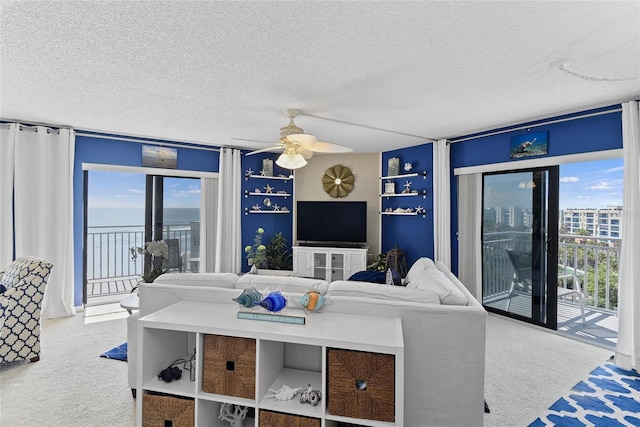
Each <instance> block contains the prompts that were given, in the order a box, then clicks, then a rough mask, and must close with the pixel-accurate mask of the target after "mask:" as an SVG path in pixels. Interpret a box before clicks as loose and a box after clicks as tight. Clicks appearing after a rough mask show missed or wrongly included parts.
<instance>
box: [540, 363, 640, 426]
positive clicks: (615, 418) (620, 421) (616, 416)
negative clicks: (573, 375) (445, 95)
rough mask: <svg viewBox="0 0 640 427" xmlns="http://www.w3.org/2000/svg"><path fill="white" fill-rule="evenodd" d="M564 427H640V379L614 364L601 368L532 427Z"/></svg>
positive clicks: (632, 372) (558, 401)
mask: <svg viewBox="0 0 640 427" xmlns="http://www.w3.org/2000/svg"><path fill="white" fill-rule="evenodd" d="M564 425H566V426H576V427H577V426H592V425H593V426H599V427H622V426H627V427H634V426H640V375H639V374H638V373H637V372H636V371H625V370H623V369H620V368H618V367H616V366H615V365H613V364H611V363H607V364H604V365H602V366H598V367H597V368H596V369H594V370H593V371H591V373H590V374H589V376H588V377H587V378H586V379H585V380H583V381H580V382H579V383H578V384H576V386H575V387H573V388H572V389H571V391H570V392H569V393H567V394H566V395H565V396H563V397H561V398H560V399H558V400H557V401H556V402H555V403H554V404H553V405H551V407H550V408H549V410H548V411H547V412H546V413H545V414H544V415H542V416H540V417H539V418H537V419H536V420H535V421H534V422H533V423H531V424H530V426H529V427H546V426H564Z"/></svg>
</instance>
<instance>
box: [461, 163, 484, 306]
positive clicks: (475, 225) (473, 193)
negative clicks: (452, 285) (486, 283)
mask: <svg viewBox="0 0 640 427" xmlns="http://www.w3.org/2000/svg"><path fill="white" fill-rule="evenodd" d="M481 227H482V174H479V173H476V174H469V175H460V176H458V253H459V256H458V277H459V278H460V281H461V282H462V283H464V284H465V286H466V287H467V288H468V289H469V292H471V293H472V294H473V296H474V297H476V299H477V300H478V301H480V300H481V299H482V235H481V233H482V230H481Z"/></svg>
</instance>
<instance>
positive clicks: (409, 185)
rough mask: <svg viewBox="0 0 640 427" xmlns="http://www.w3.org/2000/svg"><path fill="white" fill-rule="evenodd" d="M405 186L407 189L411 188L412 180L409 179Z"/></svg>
mask: <svg viewBox="0 0 640 427" xmlns="http://www.w3.org/2000/svg"><path fill="white" fill-rule="evenodd" d="M404 188H406V189H407V191H409V190H411V181H407V182H406V184H404Z"/></svg>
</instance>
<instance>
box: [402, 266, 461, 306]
mask: <svg viewBox="0 0 640 427" xmlns="http://www.w3.org/2000/svg"><path fill="white" fill-rule="evenodd" d="M405 284H406V286H407V287H408V288H413V289H422V290H430V291H432V292H435V293H436V294H438V296H439V297H440V302H441V303H442V304H444V305H467V303H468V300H467V297H466V295H465V294H464V292H462V290H460V289H459V288H458V286H456V284H455V283H453V282H452V281H451V280H450V279H449V278H448V277H447V276H446V275H445V274H444V273H443V272H442V271H440V270H439V269H438V267H437V266H436V265H435V263H434V262H433V261H432V260H431V259H429V258H420V259H418V260H417V261H416V262H414V263H413V265H412V266H411V268H410V269H409V272H408V273H407V277H406V278H405Z"/></svg>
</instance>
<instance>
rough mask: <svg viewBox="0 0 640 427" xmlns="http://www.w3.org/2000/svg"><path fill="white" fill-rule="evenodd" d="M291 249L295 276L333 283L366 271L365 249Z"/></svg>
mask: <svg viewBox="0 0 640 427" xmlns="http://www.w3.org/2000/svg"><path fill="white" fill-rule="evenodd" d="M292 249H293V272H294V275H296V276H300V277H313V278H315V279H323V280H326V281H328V282H333V281H334V280H347V279H348V278H349V277H351V276H352V275H353V274H354V273H357V272H358V271H363V270H366V269H367V249H366V248H331V247H314V246H294V247H293V248H292Z"/></svg>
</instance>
